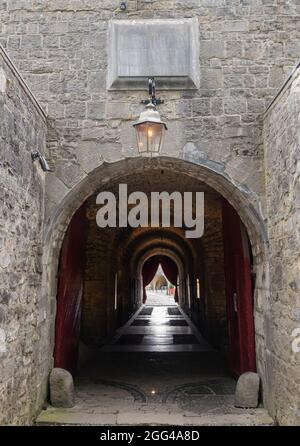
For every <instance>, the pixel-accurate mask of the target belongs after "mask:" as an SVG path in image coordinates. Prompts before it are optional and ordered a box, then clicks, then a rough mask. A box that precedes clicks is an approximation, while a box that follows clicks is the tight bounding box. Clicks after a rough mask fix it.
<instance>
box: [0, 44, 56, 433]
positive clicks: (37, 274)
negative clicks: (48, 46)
mask: <svg viewBox="0 0 300 446" xmlns="http://www.w3.org/2000/svg"><path fill="white" fill-rule="evenodd" d="M45 133H46V121H45V115H44V113H43V112H42V110H41V109H40V107H39V106H38V105H37V102H36V101H35V99H34V98H33V96H32V95H31V93H30V91H29V90H28V88H27V87H26V85H25V84H24V82H23V81H22V79H21V78H20V76H19V74H18V73H17V72H16V70H15V68H14V66H13V65H12V63H11V62H10V60H9V59H8V57H7V55H6V54H5V52H4V51H3V49H2V48H1V47H0V141H1V150H0V201H1V212H0V283H1V287H0V363H1V373H0V424H9V423H13V424H27V423H29V422H31V420H32V418H33V416H34V415H35V413H36V411H37V409H38V408H40V405H41V402H42V400H43V398H44V397H45V389H44V388H42V387H41V386H44V383H45V374H47V373H48V369H49V361H50V358H49V356H48V355H47V353H46V351H47V350H46V351H45V348H44V345H45V343H46V338H45V336H44V332H43V324H44V319H45V316H46V314H45V313H44V311H43V308H42V307H41V306H40V300H41V295H40V286H41V277H42V274H41V273H42V265H41V255H42V225H43V212H44V202H43V199H44V174H43V172H42V171H41V169H40V167H39V166H38V164H37V162H35V163H34V164H33V162H32V160H31V151H32V150H36V149H39V150H40V151H42V152H43V151H44V150H45Z"/></svg>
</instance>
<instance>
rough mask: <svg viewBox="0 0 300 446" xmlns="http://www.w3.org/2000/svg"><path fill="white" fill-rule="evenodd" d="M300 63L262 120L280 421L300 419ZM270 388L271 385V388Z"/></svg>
mask: <svg viewBox="0 0 300 446" xmlns="http://www.w3.org/2000/svg"><path fill="white" fill-rule="evenodd" d="M299 125H300V68H299V67H298V69H296V71H295V72H294V74H293V75H292V77H291V78H290V80H289V81H288V83H287V84H286V85H285V87H284V89H283V91H282V92H281V94H280V95H279V96H278V97H277V98H276V100H275V102H274V103H273V105H272V106H271V107H270V109H269V110H268V111H267V113H266V116H265V124H264V143H265V144H264V147H265V168H266V194H267V210H268V230H269V240H270V255H271V270H270V283H271V296H272V300H271V306H270V313H269V314H266V315H265V317H264V326H263V327H262V330H264V331H265V332H266V334H267V337H268V341H269V348H268V351H267V356H266V358H267V362H268V363H269V364H268V365H269V370H270V371H271V376H268V379H269V382H270V383H271V385H272V387H273V389H275V390H274V392H270V395H272V404H270V406H271V407H274V410H273V415H274V416H276V418H277V420H278V421H279V423H280V424H292V425H299V424H300V392H299V389H300V374H299V366H300V353H293V351H292V340H293V338H292V332H293V330H294V329H295V328H299V327H300V256H299V252H300V230H299V222H300V139H299ZM269 390H270V389H269Z"/></svg>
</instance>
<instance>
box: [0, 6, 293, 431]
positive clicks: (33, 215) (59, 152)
mask: <svg viewBox="0 0 300 446" xmlns="http://www.w3.org/2000/svg"><path fill="white" fill-rule="evenodd" d="M238 3H239V2H236V1H232V2H229V1H225V0H191V1H188V0H178V1H175V2H174V1H155V2H154V1H146V0H145V1H140V2H130V10H129V9H128V11H127V12H126V13H120V12H118V11H116V2H114V1H111V0H107V1H101V2H99V1H94V0H78V1H76V8H75V6H74V2H66V1H64V0H59V1H55V2H50V1H47V2H43V1H36V2H28V1H25V0H24V1H21V0H20V1H6V2H1V18H2V21H1V25H2V26H1V29H0V42H1V43H2V44H3V45H4V46H5V47H7V48H8V50H9V53H10V55H11V57H12V58H13V61H14V62H15V64H16V65H17V66H18V68H19V69H20V71H21V73H22V75H23V77H24V78H26V80H27V82H28V84H29V86H30V88H31V89H32V91H33V92H34V94H35V95H36V97H37V98H38V100H39V102H40V103H41V104H43V105H44V106H45V109H46V110H48V113H49V115H50V117H51V125H53V126H54V127H55V128H56V130H57V131H56V134H55V135H54V136H52V135H51V132H50V130H49V132H48V148H47V150H48V154H47V155H48V156H49V158H50V161H51V165H52V166H51V167H52V168H53V173H51V174H48V175H47V178H48V180H47V188H46V191H45V194H46V196H45V200H44V199H43V196H44V191H43V173H42V172H41V171H40V170H39V168H38V166H37V165H36V164H35V167H37V170H33V169H32V164H31V159H30V151H31V150H32V148H37V147H39V148H40V149H42V150H44V140H45V123H44V120H43V118H42V116H41V114H40V113H39V112H38V110H37V108H36V106H35V105H34V104H35V102H34V101H33V99H32V98H31V97H30V95H29V94H28V91H27V90H26V88H24V86H23V85H22V83H19V80H18V79H17V77H16V76H15V73H13V72H12V71H11V67H10V66H8V65H7V63H5V61H4V62H3V60H2V59H1V61H0V65H1V70H4V72H5V74H4V75H3V71H0V114H1V120H0V125H1V129H0V136H1V141H2V142H1V153H0V157H1V164H0V170H1V178H0V186H1V187H0V198H1V213H0V226H1V228H2V229H1V230H3V232H4V237H2V242H1V243H2V245H1V246H2V249H3V251H4V254H2V263H1V265H2V267H0V276H1V290H0V306H1V309H2V310H3V311H2V313H1V314H4V315H5V318H4V321H3V322H1V324H2V325H1V329H3V330H4V332H5V336H4V337H5V349H6V352H5V353H3V354H2V356H1V361H2V362H1V366H2V368H1V379H2V382H1V384H0V392H1V395H3V398H1V410H0V420H1V424H8V423H19V424H26V423H30V422H31V420H32V418H33V416H34V414H35V413H36V410H37V408H38V407H40V406H41V401H42V400H43V399H44V396H45V394H46V391H47V389H46V385H47V380H48V372H49V370H50V364H51V358H52V353H53V345H52V344H51V342H49V338H50V333H52V332H53V326H52V325H51V324H53V321H54V308H55V293H56V289H55V287H54V286H53V288H52V289H51V293H49V292H48V291H49V290H48V288H47V289H44V290H43V292H41V291H40V288H39V283H40V280H41V277H40V270H41V268H40V267H38V265H40V264H41V262H40V261H38V260H37V259H39V258H40V257H41V251H42V242H41V237H42V229H44V232H45V233H47V230H48V229H49V227H48V223H49V221H51V218H53V215H55V214H56V213H57V212H58V211H59V210H60V209H61V207H63V204H64V203H65V200H66V196H67V194H68V192H69V189H68V187H74V188H75V187H77V186H79V184H80V182H82V180H86V179H87V178H88V177H87V175H88V174H89V175H92V174H93V172H94V171H95V170H96V169H98V168H99V166H101V164H102V163H103V160H105V161H118V160H120V159H122V158H126V157H128V158H130V157H132V156H133V155H134V156H136V155H137V148H136V146H133V144H134V140H135V138H134V132H133V130H132V128H131V122H132V121H133V120H134V119H136V117H137V115H138V112H140V101H141V99H145V98H146V97H147V91H146V87H147V79H145V85H144V83H143V85H142V91H138V92H135V91H131V92H128V91H127V90H125V91H123V92H108V91H107V85H106V80H107V65H108V48H107V43H108V34H107V30H108V24H109V21H110V20H118V21H121V20H124V19H126V20H127V19H129V18H130V19H132V20H149V19H151V18H158V17H159V18H161V19H163V20H165V19H176V20H181V19H182V18H183V17H190V18H192V19H193V20H194V21H195V22H196V23H197V27H198V35H199V42H198V43H199V49H200V69H199V73H198V74H199V77H200V87H199V89H197V90H189V91H176V90H173V91H168V90H165V91H163V92H161V93H160V92H159V88H160V86H159V83H158V85H157V86H158V92H157V93H158V96H161V97H162V99H164V100H165V103H164V104H163V105H161V106H160V108H159V111H160V112H161V115H162V117H163V118H164V119H166V118H167V120H168V123H171V125H169V127H170V129H172V132H173V129H174V132H175V133H174V134H175V135H176V142H175V143H174V144H173V145H172V133H171V132H169V134H168V140H167V145H166V146H165V152H164V153H165V154H166V155H167V156H169V157H174V158H175V157H182V158H184V159H186V160H188V161H189V162H190V163H191V164H194V165H195V164H197V165H198V164H199V165H202V166H206V167H207V172H208V173H207V179H208V180H209V181H211V183H212V184H214V185H215V186H219V187H220V184H219V183H218V181H216V180H215V179H212V177H211V176H210V173H209V169H212V170H213V171H215V172H218V173H219V174H220V176H222V178H223V176H224V177H225V176H226V178H227V180H228V181H229V182H230V183H231V184H233V185H235V188H236V189H235V190H236V191H237V193H242V194H246V195H247V197H248V205H249V206H250V203H251V204H253V202H255V203H256V204H257V206H256V208H255V209H256V212H258V213H259V214H261V215H263V216H264V219H265V222H266V224H267V225H268V237H269V240H268V242H269V246H270V262H271V263H270V265H268V264H267V260H266V259H265V258H264V257H263V254H262V252H261V246H259V245H258V244H257V243H254V245H253V246H252V248H253V253H254V257H255V264H256V289H255V308H256V311H255V321H256V332H257V339H256V351H257V363H258V369H259V373H260V376H261V378H262V382H263V387H264V400H265V401H264V403H265V404H266V406H267V408H268V410H269V411H270V412H271V414H272V415H273V417H274V418H275V417H276V419H277V421H278V422H279V423H280V424H297V423H298V424H299V423H300V413H299V407H300V401H299V385H300V384H299V355H297V354H295V353H293V352H292V350H291V333H292V331H293V329H294V328H297V327H298V326H299V315H298V316H297V314H299V311H300V310H299V308H300V299H299V286H298V285H297V283H298V278H299V249H298V248H297V247H298V246H299V231H298V225H299V195H300V194H299V186H298V185H299V161H298V158H299V155H298V154H299V136H298V134H297V131H298V129H299V122H298V116H299V104H300V100H299V83H298V81H296V80H295V79H296V78H295V77H294V80H293V82H290V83H289V84H288V86H287V88H286V89H285V90H284V92H283V94H282V95H281V96H280V97H279V98H278V99H277V101H275V103H274V104H273V106H272V107H271V108H270V110H269V111H268V113H267V114H266V115H265V118H264V141H263V139H262V137H261V130H262V125H263V122H262V121H263V119H262V113H263V112H264V111H265V108H266V106H267V105H268V104H269V103H270V102H271V100H272V99H274V97H275V95H276V93H277V88H278V87H279V86H280V85H281V84H282V82H283V81H284V79H285V78H286V77H287V75H288V73H289V71H290V69H291V67H292V66H294V65H295V64H296V62H298V57H299V39H298V28H299V27H298V22H299V17H298V15H299V7H298V6H297V5H296V2H295V1H293V0H287V1H285V2H281V3H280V4H278V5H277V4H276V5H274V2H271V1H270V2H266V1H263V2H261V1H257V0H247V1H244V2H243V5H239V4H238ZM137 6H138V7H137ZM127 14H130V16H129V15H128V16H127ZM2 64H4V65H3V66H2ZM1 73H2V74H1ZM152 74H153V73H147V76H148V75H152ZM100 104H101V105H100ZM120 104H122V105H120ZM130 132H131V133H130ZM179 143H180V145H181V147H179ZM132 146H133V147H132ZM170 159H171V158H170ZM71 165H72V167H71ZM64 166H67V168H65V167H64ZM170 168H171V169H172V168H173V165H172V164H171V167H170ZM245 170H247V172H246V173H245ZM81 173H82V174H81ZM126 173H127V174H129V173H130V172H126ZM103 176H104V177H105V173H103ZM59 178H61V179H62V180H63V182H62V181H61V180H60V179H59ZM101 180H102V178H99V181H101ZM65 184H66V185H67V186H68V187H67V186H65ZM95 184H96V183H95ZM222 187H223V186H221V188H222ZM78 190H79V187H78ZM224 190H225V188H224ZM77 199H78V202H77V204H78V206H79V205H80V204H81V202H80V197H78V198H77ZM44 204H45V208H46V209H45V214H44V208H43V206H44ZM238 210H239V212H240V213H241V214H242V215H243V216H244V220H245V221H246V223H249V221H247V217H245V215H249V214H247V213H246V212H244V206H242V205H241V206H240V207H239V208H238ZM43 215H45V216H46V218H45V222H46V225H45V228H42V224H43ZM250 226H251V225H250ZM59 230H60V231H62V229H61V228H60V229H59ZM265 230H266V228H265V227H264V228H263V229H262V232H264V231H265ZM264 233H265V232H264ZM252 239H254V240H255V237H254V238H252ZM55 241H56V239H55ZM255 242H256V240H255ZM46 247H47V246H46ZM56 248H57V247H56ZM57 249H58V248H57ZM57 255H58V253H57ZM47 273H48V272H47ZM51 277H52V276H51ZM48 279H49V278H48ZM49 280H50V281H51V283H52V282H55V279H53V277H52V278H51V279H49ZM42 295H43V296H44V297H45V296H46V297H45V298H44V299H42V298H41V296H42ZM49 299H52V301H51V306H50V302H49ZM50 307H51V308H52V310H51V308H50ZM51 311H52V312H51ZM16 314H18V315H21V316H20V319H18V318H16V317H15V316H16ZM46 320H47V321H49V322H46ZM16 351H18V352H20V351H22V352H24V355H23V356H22V355H19V356H18V357H17V358H16V357H15V352H16ZM24 364H26V367H25V366H24ZM12 368H14V370H16V371H17V372H16V374H15V376H14V378H12V375H11V370H12ZM12 389H13V391H12ZM40 389H42V391H41V390H40ZM36 401H38V403H36Z"/></svg>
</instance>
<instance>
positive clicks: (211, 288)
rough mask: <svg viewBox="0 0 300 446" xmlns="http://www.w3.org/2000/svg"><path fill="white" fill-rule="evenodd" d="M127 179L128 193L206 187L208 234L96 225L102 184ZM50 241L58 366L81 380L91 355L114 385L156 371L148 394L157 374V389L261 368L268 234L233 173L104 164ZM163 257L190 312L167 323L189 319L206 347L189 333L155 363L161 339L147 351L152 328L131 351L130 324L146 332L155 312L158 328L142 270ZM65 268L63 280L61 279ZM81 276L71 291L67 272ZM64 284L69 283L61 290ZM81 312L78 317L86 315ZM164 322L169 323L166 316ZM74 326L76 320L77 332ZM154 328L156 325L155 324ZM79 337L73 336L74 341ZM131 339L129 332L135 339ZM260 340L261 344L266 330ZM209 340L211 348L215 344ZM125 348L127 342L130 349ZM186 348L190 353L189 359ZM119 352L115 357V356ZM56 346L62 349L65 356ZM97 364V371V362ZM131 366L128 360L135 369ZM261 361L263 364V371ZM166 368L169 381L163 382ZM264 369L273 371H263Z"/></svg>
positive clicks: (151, 162) (52, 229)
mask: <svg viewBox="0 0 300 446" xmlns="http://www.w3.org/2000/svg"><path fill="white" fill-rule="evenodd" d="M179 174H180V185H178V175H179ZM120 183H123V184H124V183H126V184H127V185H128V193H130V192H131V191H136V190H140V191H143V192H145V193H146V194H149V192H150V191H163V190H165V191H169V192H172V191H174V190H179V191H202V192H204V194H205V231H204V235H203V237H202V238H201V239H187V238H186V237H185V236H184V234H183V229H181V228H174V227H171V228H162V227H155V228H148V227H138V228H104V229H100V228H99V227H97V225H96V213H97V209H98V207H97V205H96V196H97V194H98V192H99V191H103V190H105V191H112V192H116V191H117V188H118V185H119V184H120ZM236 209H237V210H238V212H237V211H236ZM80 214H81V216H80ZM82 216H83V217H82ZM82 218H83V220H81V222H82V226H81V227H82V230H80V231H78V224H76V219H77V221H78V219H82ZM244 224H245V226H244ZM73 226H75V227H73ZM76 227H77V230H76ZM72 228H73V229H72ZM76 232H77V235H76ZM72 233H73V237H75V238H73V240H72ZM74 234H75V235H74ZM248 237H249V238H248ZM232 238H234V240H232ZM249 239H250V241H251V243H249ZM46 240H48V242H46V252H45V254H44V259H45V263H46V265H47V268H45V271H46V274H45V276H44V287H45V289H48V290H49V291H48V294H49V295H51V296H53V298H54V300H55V302H56V313H55V314H56V317H55V320H54V321H55V322H56V333H55V336H54V338H55V346H54V343H53V349H54V356H55V365H56V366H62V367H65V368H67V369H68V370H70V371H72V373H73V374H74V376H76V377H77V378H76V382H77V383H78V382H80V379H82V377H84V373H85V372H84V370H88V369H85V368H84V365H83V364H84V363H85V362H86V361H87V359H88V362H89V364H92V367H93V368H94V369H95V370H97V379H98V380H99V376H102V378H103V377H106V381H107V379H108V377H109V380H108V381H109V382H111V379H112V378H114V385H118V384H116V383H117V382H119V383H120V382H121V381H122V382H123V384H124V381H126V382H127V384H128V383H129V382H130V379H131V372H132V370H133V369H134V370H135V371H136V373H135V376H134V379H133V378H132V379H133V381H132V382H131V384H130V386H131V387H130V388H132V386H133V387H134V388H135V389H136V388H140V384H141V382H140V381H139V380H141V379H142V378H141V377H142V376H144V377H145V376H148V378H147V379H148V381H147V386H148V391H149V392H150V390H149V389H150V387H153V386H154V384H153V383H152V381H151V380H152V378H153V377H156V378H157V379H158V381H157V383H158V384H157V385H158V386H162V387H164V388H166V387H168V386H170V383H171V382H173V384H174V386H175V388H176V385H177V384H178V382H181V384H183V383H184V382H185V381H186V380H187V379H189V380H190V381H193V382H196V381H197V380H198V381H199V379H200V378H201V377H203V373H204V375H205V380H207V379H209V378H211V379H213V377H216V376H217V377H218V379H223V378H224V377H225V376H226V377H228V376H230V375H231V376H232V375H233V376H235V377H237V376H238V375H239V374H240V373H241V372H242V371H245V370H254V369H255V367H256V364H255V349H254V329H253V296H255V295H256V294H257V293H259V297H260V299H262V298H263V296H264V294H265V293H266V292H267V287H266V286H265V285H263V284H264V283H265V279H266V278H267V274H266V273H267V269H266V268H267V257H266V256H267V254H266V253H267V251H266V242H265V240H266V238H265V232H264V226H263V223H262V220H261V219H260V217H259V213H258V211H257V210H256V208H255V203H254V202H253V196H252V195H251V194H249V193H247V191H245V190H240V189H239V188H237V187H236V186H235V185H233V184H232V183H231V182H230V181H229V180H228V179H226V178H224V176H221V175H219V174H217V173H216V172H214V171H212V170H210V169H208V168H207V167H201V166H197V165H194V164H191V163H187V162H185V161H182V160H175V159H170V158H163V157H158V158H155V159H140V158H138V159H126V160H124V161H120V162H117V163H112V164H111V165H103V166H101V167H100V168H98V169H97V170H95V171H94V172H92V173H91V174H90V175H89V177H88V178H87V180H86V181H83V182H82V183H81V184H80V185H79V186H78V188H75V189H74V191H73V192H72V193H71V194H69V195H67V196H66V197H65V199H64V200H63V202H62V203H60V206H59V207H58V208H57V212H56V213H55V215H54V218H53V220H52V221H51V222H50V223H49V229H48V231H47V233H46ZM68 244H69V245H70V246H73V251H74V253H75V255H73V254H72V250H71V251H70V250H69V249H68ZM250 245H251V246H250ZM80 246H83V250H82V256H81V262H78V263H77V264H76V258H77V259H78V253H79V252H80V251H79V247H80ZM251 248H252V249H251ZM64 253H69V262H70V260H71V259H72V262H73V267H72V268H71V269H70V271H69V274H64V273H63V268H62V266H64V268H68V266H67V265H68V261H67V257H64V255H65V254H64ZM252 253H253V255H252ZM156 255H159V256H162V255H166V256H168V257H169V258H171V259H172V260H173V261H174V262H175V263H176V265H177V268H178V273H179V274H178V281H177V290H178V308H179V310H180V312H181V314H180V315H178V316H172V315H171V316H170V315H169V316H170V317H169V316H168V318H169V319H170V320H169V321H168V324H169V325H172V324H173V325H174V324H175V325H176V324H178V325H180V324H181V325H184V323H183V321H182V320H181V321H177V322H176V321H175V319H176V318H178V319H182V318H184V319H185V320H186V321H188V322H187V325H188V327H187V328H184V327H183V326H182V327H179V326H177V327H175V328H174V329H176V330H182V331H183V332H184V330H187V331H188V330H189V333H196V331H197V332H198V335H199V336H198V335H197V336H198V338H197V339H198V340H199V339H200V338H201V339H202V340H203V342H202V341H201V339H200V341H201V342H202V343H201V342H200V341H199V342H200V344H201V345H198V346H197V345H196V346H195V345H187V344H185V341H184V337H182V336H181V337H180V336H179V338H180V342H183V344H182V345H180V344H178V342H177V344H176V345H175V346H173V347H172V348H171V347H170V346H169V345H167V346H166V347H164V348H163V350H165V352H166V354H165V353H163V356H162V357H160V359H159V360H158V359H157V357H156V356H154V357H153V354H154V353H153V352H152V353H147V354H149V355H150V357H147V360H145V359H143V360H142V357H143V354H146V353H145V350H147V348H148V350H149V348H150V350H151V349H152V350H153V348H152V346H150V347H147V348H146V347H145V346H144V344H143V341H141V339H143V336H144V335H141V334H139V336H136V339H137V338H138V339H139V341H138V342H139V343H140V345H133V344H131V345H130V346H129V349H128V345H124V344H122V342H123V341H122V339H124V336H123V337H122V333H124V332H123V331H122V330H123V328H124V327H127V329H129V331H130V333H132V332H135V333H138V331H139V330H140V329H141V327H139V325H140V324H141V320H140V319H145V318H146V319H147V318H148V320H147V323H149V324H150V325H151V324H152V322H153V321H152V322H151V316H143V315H142V314H143V313H142V312H141V311H145V312H147V311H148V310H149V309H148V308H145V307H143V282H142V268H143V265H144V263H145V262H146V261H147V259H149V258H150V257H153V256H156ZM59 259H60V262H59ZM72 262H71V263H72ZM80 268H81V269H80ZM57 269H58V282H55V280H54V277H55V276H57ZM76 271H77V272H76ZM79 271H81V274H79ZM72 274H76V276H77V278H78V277H81V287H79V286H78V288H77V291H76V290H74V287H73V286H71V287H70V288H71V289H72V293H68V292H66V290H67V289H68V287H67V284H66V283H64V279H65V278H66V277H69V279H70V283H74V284H75V282H76V281H74V280H72ZM255 279H256V280H255ZM245 283H246V284H247V286H246V287H245V286H244V284H245ZM61 288H62V289H63V290H65V292H64V294H62V295H61V294H60V291H59V290H60V289H61ZM236 290H238V292H236ZM245 290H247V291H246V296H247V304H246V305H245V302H246V301H245V292H244V291H245ZM57 291H58V293H57ZM62 296H63V297H62ZM70 296H77V301H76V302H77V305H76V304H74V305H71V306H70V302H69V299H70ZM75 300H76V299H75ZM73 303H74V302H73ZM52 306H53V307H54V308H55V305H53V304H52ZM146 307H147V304H146ZM70 308H73V309H74V311H73V316H71V314H72V311H71V312H70V311H68V309H70ZM143 308H145V310H142V309H143ZM75 309H76V311H77V312H75ZM66 310H67V311H66ZM64 312H65V314H64ZM139 312H140V313H139ZM75 313H76V315H77V316H78V315H79V316H78V317H77V318H75V317H74V314H75ZM68 317H69V318H68ZM133 318H135V319H136V321H135V322H134V320H133ZM172 318H173V319H174V321H171V319H172ZM149 319H150V320H149ZM162 319H164V320H166V318H165V316H164V317H163V318H162ZM75 321H76V323H75ZM143 323H144V322H143ZM155 323H156V322H155V318H154V325H155ZM152 325H153V324H152ZM66 327H69V334H70V333H72V337H70V336H69V335H68V330H66ZM70 328H71V330H70ZM194 329H195V330H196V331H195V330H194ZM145 330H146V331H147V330H150V331H151V326H150V327H148V328H147V327H145ZM145 330H144V331H145ZM53 331H54V325H53ZM141 331H142V330H141ZM73 335H74V336H73ZM70 338H72V339H73V342H68V340H69V339H70ZM131 338H132V337H131ZM169 338H172V336H169ZM173 338H175V337H174V336H173ZM177 338H178V336H177ZM128 339H129V338H128V336H127V338H126V342H127V341H128ZM136 339H135V340H134V342H136ZM144 339H145V336H144ZM75 340H77V342H75ZM257 340H258V347H259V346H260V337H258V338H257ZM131 341H132V339H131ZM131 341H130V342H131ZM151 342H152V341H151ZM191 342H194V341H191ZM206 342H207V343H208V344H207V345H209V346H210V347H209V348H211V349H212V350H208V349H207V347H206V344H205V343H206ZM127 344H128V342H127ZM54 347H55V348H54ZM120 349H121V350H122V349H123V352H122V353H120ZM126 349H127V350H126ZM172 349H173V353H174V352H175V351H176V349H177V351H178V353H174V354H171V355H170V352H171V351H172ZM180 349H181V353H180V354H181V355H185V356H184V358H183V357H181V358H180V354H179V350H180ZM68 350H69V352H68ZM113 350H114V351H115V352H116V353H117V355H116V356H111V355H113ZM118 350H119V351H118ZM134 350H135V352H134ZM138 350H140V351H142V352H144V353H143V354H142V355H140V356H139V357H137V356H132V355H136V354H137V353H136V352H137V351H138ZM152 350H151V351H152ZM189 350H190V351H189ZM125 351H126V353H125ZM168 351H169V353H168ZM188 351H189V352H188ZM57 352H60V357H59V355H58V356H57ZM78 353H79V354H78ZM68 355H69V357H70V358H73V359H72V360H71V361H66V358H68ZM99 355H100V356H99ZM103 355H104V356H103ZM105 355H106V356H105ZM107 355H109V356H107ZM124 355H125V356H124ZM130 355H131V356H130ZM151 355H152V356H151ZM174 355H175V356H174ZM186 355H187V356H186ZM62 358H63V362H62ZM78 358H79V359H78ZM122 358H123V359H122ZM166 358H169V359H168V361H169V362H168V361H166ZM120 361H122V362H121V363H120ZM145 361H146V362H145ZM189 361H192V363H190V362H189ZM86 363H87V362H86ZM96 363H98V368H97V367H96V368H95V364H96ZM109 364H110V366H108V365H109ZM123 364H126V365H127V369H126V370H124V369H123ZM133 364H135V366H134V368H133V367H132V365H133ZM78 366H79V367H78ZM228 366H229V368H228ZM261 366H262V364H260V363H259V362H258V367H260V370H261ZM112 367H113V370H114V372H113V373H112ZM149 367H150V369H149ZM153 367H154V368H153ZM155 367H158V368H159V370H158V369H157V368H155ZM203 367H204V369H203ZM164 368H165V372H163V370H164ZM166 368H167V370H168V371H167V372H166ZM89 370H91V367H90V368H89ZM129 370H130V373H129ZM188 370H190V372H188ZM115 371H117V372H115ZM175 371H177V372H176V373H177V374H176V373H175ZM192 371H193V372H192ZM162 372H163V376H165V377H166V379H162V377H161V373H162ZM116 373H117V374H116ZM179 375H180V376H179ZM220 375H221V376H220ZM261 375H262V377H263V378H264V376H263V372H262V373H261ZM172 377H173V381H172ZM90 378H91V377H90V376H89V374H88V373H87V374H85V379H86V380H88V382H90ZM78 380H79V381H78ZM149 380H150V381H149ZM170 380H171V381H170ZM176 380H177V381H176ZM200 380H201V379H200ZM104 381H105V380H104ZM108 381H107V382H108ZM126 382H125V384H126ZM149 382H151V383H152V384H149ZM205 382H206V381H205ZM206 384H207V382H206ZM227 385H228V383H227V384H226V386H227ZM128 388H129V387H128ZM80 389H81V388H80ZM226 391H227V390H226ZM149 392H148V393H149ZM146 393H147V392H146ZM150 393H151V392H150ZM99 404H101V403H99Z"/></svg>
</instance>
